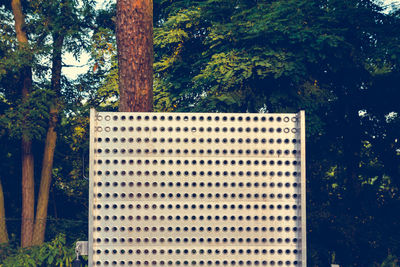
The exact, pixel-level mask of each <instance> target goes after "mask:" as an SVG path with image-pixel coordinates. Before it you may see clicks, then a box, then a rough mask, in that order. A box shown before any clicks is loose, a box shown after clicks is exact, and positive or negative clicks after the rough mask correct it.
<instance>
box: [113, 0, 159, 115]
mask: <svg viewBox="0 0 400 267" xmlns="http://www.w3.org/2000/svg"><path fill="white" fill-rule="evenodd" d="M116 24H117V25H116V26H117V48H118V77H119V95H120V104H119V110H120V111H152V109H153V1H152V0H118V1H117V23H116Z"/></svg>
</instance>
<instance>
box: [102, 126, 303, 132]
mask: <svg viewBox="0 0 400 267" xmlns="http://www.w3.org/2000/svg"><path fill="white" fill-rule="evenodd" d="M118 129H119V131H121V132H125V131H129V132H133V131H135V128H134V127H132V126H131V127H128V128H126V127H124V126H122V127H120V128H118V127H116V126H114V127H112V128H111V127H110V126H106V127H104V131H105V132H107V133H108V132H111V130H112V131H113V132H117V131H118ZM151 130H152V132H157V131H158V130H160V132H165V131H168V132H173V131H175V132H178V133H179V132H180V131H181V130H182V131H183V132H186V133H187V132H189V131H191V132H193V133H194V132H197V131H199V132H201V133H202V132H209V133H211V132H216V133H219V132H224V133H227V132H228V131H230V132H231V133H234V132H236V131H237V132H239V133H242V132H246V133H250V132H254V133H258V132H262V133H266V132H270V133H274V132H277V133H282V132H283V133H290V132H292V133H297V131H298V129H297V128H291V129H290V128H287V127H286V128H280V127H278V128H272V127H270V128H268V129H267V128H265V127H262V128H258V127H254V128H250V127H246V128H243V127H237V128H235V127H231V128H229V129H228V128H227V127H223V128H220V127H214V128H212V127H207V128H204V127H199V128H196V127H191V128H190V129H189V127H184V128H180V127H175V128H173V127H168V128H165V127H163V126H162V127H160V128H157V127H152V128H151ZM95 131H96V132H99V133H101V132H102V131H103V127H101V126H97V127H95ZM141 131H145V132H149V131H150V127H143V128H142V127H140V126H137V127H136V132H141Z"/></svg>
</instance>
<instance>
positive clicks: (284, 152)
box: [94, 148, 298, 155]
mask: <svg viewBox="0 0 400 267" xmlns="http://www.w3.org/2000/svg"><path fill="white" fill-rule="evenodd" d="M94 152H95V153H98V154H101V153H103V149H101V148H99V149H95V150H94ZM111 152H112V153H113V154H117V153H118V152H120V153H121V154H125V153H127V152H128V153H129V154H133V153H136V154H141V153H145V154H148V153H152V154H157V153H158V152H159V153H160V154H164V153H168V154H172V153H174V150H173V149H168V150H165V149H160V150H159V151H158V150H157V149H152V150H150V149H147V148H146V149H143V150H142V149H140V148H139V149H136V150H134V149H132V148H130V149H125V148H121V149H120V150H118V149H116V148H114V149H112V150H111V149H109V148H106V149H104V153H106V154H109V153H111ZM297 152H298V151H297V150H292V151H290V150H288V149H286V150H281V149H277V150H274V149H270V150H268V151H267V150H266V149H262V150H258V149H254V150H253V151H252V150H250V149H246V150H244V149H238V150H235V149H231V150H228V149H222V150H220V149H215V150H212V149H199V150H197V149H192V150H189V149H183V150H180V149H176V150H175V153H176V154H180V153H184V154H188V153H192V154H196V153H199V154H205V153H206V154H213V153H214V154H216V155H218V154H220V153H222V154H224V155H226V154H228V153H229V154H236V153H237V154H239V155H242V154H247V155H249V154H252V153H253V154H255V155H258V154H262V155H266V154H269V155H274V154H277V155H282V154H285V155H290V154H293V155H296V154H297Z"/></svg>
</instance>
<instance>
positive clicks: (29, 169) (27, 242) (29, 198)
mask: <svg viewBox="0 0 400 267" xmlns="http://www.w3.org/2000/svg"><path fill="white" fill-rule="evenodd" d="M26 138H27V137H26V136H23V137H22V149H21V150H22V155H21V157H22V216H21V217H22V218H21V247H23V248H24V247H30V246H31V245H32V235H33V220H34V215H35V187H34V177H33V174H34V168H33V154H32V142H31V141H30V140H29V139H28V140H27V139H26Z"/></svg>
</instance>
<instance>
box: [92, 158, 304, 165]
mask: <svg viewBox="0 0 400 267" xmlns="http://www.w3.org/2000/svg"><path fill="white" fill-rule="evenodd" d="M111 162H112V163H113V164H114V165H116V164H119V163H120V164H122V165H125V164H127V163H129V164H130V165H133V164H136V165H142V164H144V165H157V164H161V165H165V164H168V165H174V164H175V165H181V164H183V165H189V164H191V165H197V164H199V165H205V164H207V165H236V164H237V165H247V166H250V165H255V166H258V165H263V166H266V165H270V166H274V165H275V164H276V165H279V166H281V165H286V166H289V165H291V164H292V165H298V161H297V160H294V161H290V160H269V161H268V160H234V159H233V160H219V159H217V160H211V159H209V160H195V159H194V160H180V159H176V160H172V159H169V160H164V159H162V160H156V159H154V160H149V159H146V160H141V159H138V160H136V162H135V160H133V159H130V160H125V159H123V160H118V159H114V160H112V161H111V160H109V159H106V160H104V163H105V164H110V163H111ZM96 163H97V164H99V165H101V164H103V160H102V159H99V160H97V161H95V164H96Z"/></svg>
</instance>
